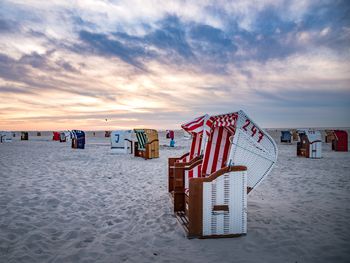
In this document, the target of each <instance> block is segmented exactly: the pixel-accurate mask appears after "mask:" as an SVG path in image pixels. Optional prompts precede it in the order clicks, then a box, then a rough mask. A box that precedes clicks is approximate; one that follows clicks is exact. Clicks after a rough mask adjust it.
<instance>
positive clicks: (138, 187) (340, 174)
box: [0, 134, 350, 263]
mask: <svg viewBox="0 0 350 263" xmlns="http://www.w3.org/2000/svg"><path fill="white" fill-rule="evenodd" d="M177 135H178V138H177V147H176V148H173V149H171V148H168V147H165V146H161V150H160V156H161V157H160V158H159V159H153V160H143V159H141V158H134V157H133V156H131V155H113V154H111V152H110V146H109V139H108V138H103V137H99V138H97V137H94V138H88V139H87V145H86V149H85V150H78V149H71V148H70V144H69V143H59V142H54V141H51V140H50V137H49V136H46V137H45V136H43V137H36V136H32V137H30V138H29V141H19V140H18V137H16V138H15V140H14V141H13V142H12V143H3V144H0V262H201V263H203V262H218V263H219V262H293V263H295V262H349V261H350V194H349V193H350V153H341V152H332V151H331V146H330V145H329V144H323V158H322V159H320V160H312V159H306V158H298V157H296V144H291V145H280V144H279V145H278V147H279V157H278V163H277V165H276V166H275V168H274V169H273V171H272V173H271V174H270V175H269V176H268V177H267V178H266V179H265V180H264V181H263V182H262V183H261V184H260V185H259V187H257V188H256V190H254V191H253V192H252V193H251V194H249V196H248V234H247V235H246V236H243V237H239V238H229V239H228V238H225V239H206V240H199V239H191V240H189V239H187V238H186V237H185V236H184V231H183V229H182V227H181V226H180V225H179V223H178V222H177V220H176V218H175V217H174V215H173V212H172V203H171V201H170V198H169V196H168V193H167V158H168V157H171V156H180V155H181V154H183V153H184V152H186V150H187V147H188V144H189V141H188V140H185V139H183V138H182V136H180V135H179V134H177ZM160 137H161V142H160V143H161V145H164V144H168V142H167V141H166V140H165V139H164V134H161V135H160ZM179 137H181V138H179Z"/></svg>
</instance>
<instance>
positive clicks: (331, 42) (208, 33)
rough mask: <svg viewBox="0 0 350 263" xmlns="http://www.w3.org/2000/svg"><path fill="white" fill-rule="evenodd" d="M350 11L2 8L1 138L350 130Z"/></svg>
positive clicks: (306, 1) (261, 5)
mask: <svg viewBox="0 0 350 263" xmlns="http://www.w3.org/2000/svg"><path fill="white" fill-rule="evenodd" d="M349 58H350V2H349V1H338V0H329V1H328V0H319V1H314V0H298V1H288V0H285V1H276V0H266V1H260V0H246V1H241V0H236V1H220V0H216V1H205V0H203V1H197V0H196V1H153V0H150V1H142V0H126V1H123V0H121V1H117V0H115V1H112V0H111V1H107V0H105V1H102V0H95V1H92V0H81V1H79V0H75V1H62V0H50V1H34V0H13V1H7V0H0V130H66V129H83V130H110V129H129V128H136V127H148V128H156V129H168V128H180V125H181V123H184V122H186V121H189V120H191V119H193V118H195V117H198V116H201V115H203V114H205V113H208V114H219V113H227V112H235V111H238V110H240V109H241V110H244V111H245V112H246V113H247V114H248V115H249V116H250V117H251V118H252V119H253V120H254V121H255V122H256V123H257V124H258V125H260V126H262V127H265V128H272V127H276V128H277V127H281V128H282V127H350V60H349Z"/></svg>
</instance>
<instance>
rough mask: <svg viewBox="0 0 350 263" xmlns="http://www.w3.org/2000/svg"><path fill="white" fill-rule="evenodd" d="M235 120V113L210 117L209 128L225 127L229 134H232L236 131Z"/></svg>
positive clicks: (236, 116)
mask: <svg viewBox="0 0 350 263" xmlns="http://www.w3.org/2000/svg"><path fill="white" fill-rule="evenodd" d="M237 119H238V113H237V112H233V113H227V114H221V115H216V116H212V117H210V120H211V122H210V124H211V126H210V127H211V128H212V129H213V128H215V127H225V129H226V130H227V131H228V132H229V133H231V134H234V133H235V130H236V125H237Z"/></svg>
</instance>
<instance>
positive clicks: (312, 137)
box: [298, 129, 322, 143]
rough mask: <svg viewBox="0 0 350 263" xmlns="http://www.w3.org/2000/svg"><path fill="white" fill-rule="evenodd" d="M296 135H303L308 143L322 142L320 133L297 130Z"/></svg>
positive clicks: (311, 130)
mask: <svg viewBox="0 0 350 263" xmlns="http://www.w3.org/2000/svg"><path fill="white" fill-rule="evenodd" d="M298 134H305V135H306V136H307V138H308V140H309V142H310V143H314V142H318V141H319V142H322V136H321V132H320V131H316V130H313V129H299V130H298Z"/></svg>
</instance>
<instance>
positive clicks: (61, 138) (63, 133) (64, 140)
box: [60, 132, 67, 142]
mask: <svg viewBox="0 0 350 263" xmlns="http://www.w3.org/2000/svg"><path fill="white" fill-rule="evenodd" d="M66 141H67V138H66V133H65V132H60V142H66Z"/></svg>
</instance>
